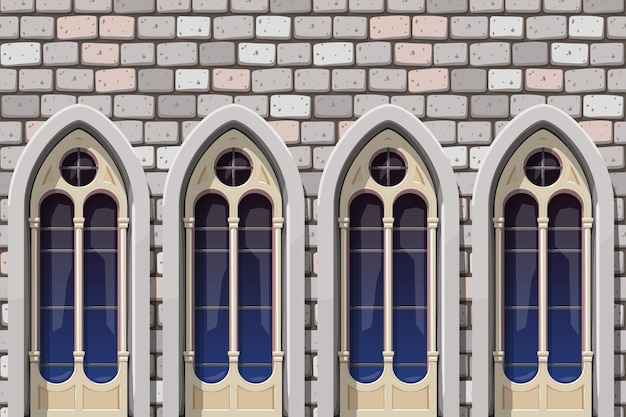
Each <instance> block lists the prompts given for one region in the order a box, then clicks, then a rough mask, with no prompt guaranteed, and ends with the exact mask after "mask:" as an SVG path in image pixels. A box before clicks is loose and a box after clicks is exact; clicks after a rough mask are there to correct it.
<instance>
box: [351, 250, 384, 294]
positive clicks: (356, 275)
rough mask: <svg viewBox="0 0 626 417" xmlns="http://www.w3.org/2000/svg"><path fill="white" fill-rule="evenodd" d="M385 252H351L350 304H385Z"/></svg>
mask: <svg viewBox="0 0 626 417" xmlns="http://www.w3.org/2000/svg"><path fill="white" fill-rule="evenodd" d="M383 296H384V293H383V252H382V250H381V251H380V252H378V253H367V252H365V253H359V252H357V253H351V254H350V305H351V306H382V305H383Z"/></svg>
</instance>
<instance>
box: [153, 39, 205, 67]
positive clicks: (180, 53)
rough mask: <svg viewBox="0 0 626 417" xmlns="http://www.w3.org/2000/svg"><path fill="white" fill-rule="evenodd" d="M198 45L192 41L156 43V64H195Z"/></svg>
mask: <svg viewBox="0 0 626 417" xmlns="http://www.w3.org/2000/svg"><path fill="white" fill-rule="evenodd" d="M197 63H198V45H197V44H196V43H194V42H172V43H161V44H159V45H157V64H158V65H162V66H173V65H176V66H178V65H196V64H197Z"/></svg>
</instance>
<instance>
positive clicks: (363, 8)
mask: <svg viewBox="0 0 626 417" xmlns="http://www.w3.org/2000/svg"><path fill="white" fill-rule="evenodd" d="M348 8H349V10H350V12H351V13H382V12H383V10H385V0H349V1H348Z"/></svg>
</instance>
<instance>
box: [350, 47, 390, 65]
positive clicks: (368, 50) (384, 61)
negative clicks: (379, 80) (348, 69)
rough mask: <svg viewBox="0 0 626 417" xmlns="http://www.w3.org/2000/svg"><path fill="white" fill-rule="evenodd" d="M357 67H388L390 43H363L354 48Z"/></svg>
mask: <svg viewBox="0 0 626 417" xmlns="http://www.w3.org/2000/svg"><path fill="white" fill-rule="evenodd" d="M356 62H357V65H390V64H391V43H389V42H364V43H359V44H358V45H357V47H356Z"/></svg>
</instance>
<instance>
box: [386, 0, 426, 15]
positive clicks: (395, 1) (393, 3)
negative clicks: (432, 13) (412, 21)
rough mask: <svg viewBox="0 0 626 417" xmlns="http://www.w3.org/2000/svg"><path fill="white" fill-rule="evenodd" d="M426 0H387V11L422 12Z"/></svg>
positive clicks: (424, 8)
mask: <svg viewBox="0 0 626 417" xmlns="http://www.w3.org/2000/svg"><path fill="white" fill-rule="evenodd" d="M424 10H426V0H387V11H388V12H389V13H423V12H424Z"/></svg>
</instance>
